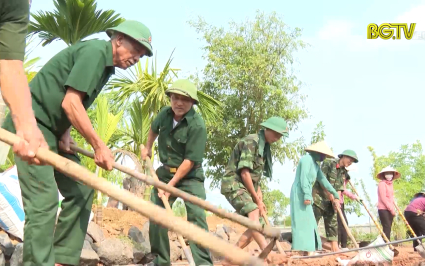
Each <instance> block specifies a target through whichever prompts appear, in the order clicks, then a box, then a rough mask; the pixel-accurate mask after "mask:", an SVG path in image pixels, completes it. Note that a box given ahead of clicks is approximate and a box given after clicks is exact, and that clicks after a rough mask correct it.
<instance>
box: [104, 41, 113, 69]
mask: <svg viewBox="0 0 425 266" xmlns="http://www.w3.org/2000/svg"><path fill="white" fill-rule="evenodd" d="M106 66H107V67H114V60H113V53H112V42H106Z"/></svg>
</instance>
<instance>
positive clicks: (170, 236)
mask: <svg viewBox="0 0 425 266" xmlns="http://www.w3.org/2000/svg"><path fill="white" fill-rule="evenodd" d="M168 239H169V240H170V241H175V240H177V234H176V233H174V232H171V231H168Z"/></svg>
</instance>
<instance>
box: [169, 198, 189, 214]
mask: <svg viewBox="0 0 425 266" xmlns="http://www.w3.org/2000/svg"><path fill="white" fill-rule="evenodd" d="M172 210H173V214H174V215H175V216H177V217H185V216H186V214H187V213H186V207H185V206H184V202H183V200H181V199H180V198H179V199H177V200H176V201H175V202H174V204H173V207H172Z"/></svg>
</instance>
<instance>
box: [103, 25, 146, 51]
mask: <svg viewBox="0 0 425 266" xmlns="http://www.w3.org/2000/svg"><path fill="white" fill-rule="evenodd" d="M114 31H117V32H121V33H123V34H125V35H127V36H129V37H131V38H133V39H134V40H136V41H138V42H139V43H140V44H141V45H143V46H144V47H146V49H147V50H148V54H147V55H148V56H149V57H151V56H152V55H153V52H152V44H151V42H152V34H151V31H150V30H149V28H148V27H146V26H145V25H144V24H143V23H141V22H139V21H135V20H125V21H124V22H122V23H121V24H119V25H118V26H116V27H114V28H109V29H106V34H108V36H109V37H111V36H112V34H113V32H114Z"/></svg>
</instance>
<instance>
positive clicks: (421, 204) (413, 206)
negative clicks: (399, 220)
mask: <svg viewBox="0 0 425 266" xmlns="http://www.w3.org/2000/svg"><path fill="white" fill-rule="evenodd" d="M418 210H419V211H421V212H425V197H417V198H416V199H414V200H412V201H411V202H410V204H409V205H407V207H406V209H405V211H409V212H417V211H418Z"/></svg>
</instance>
